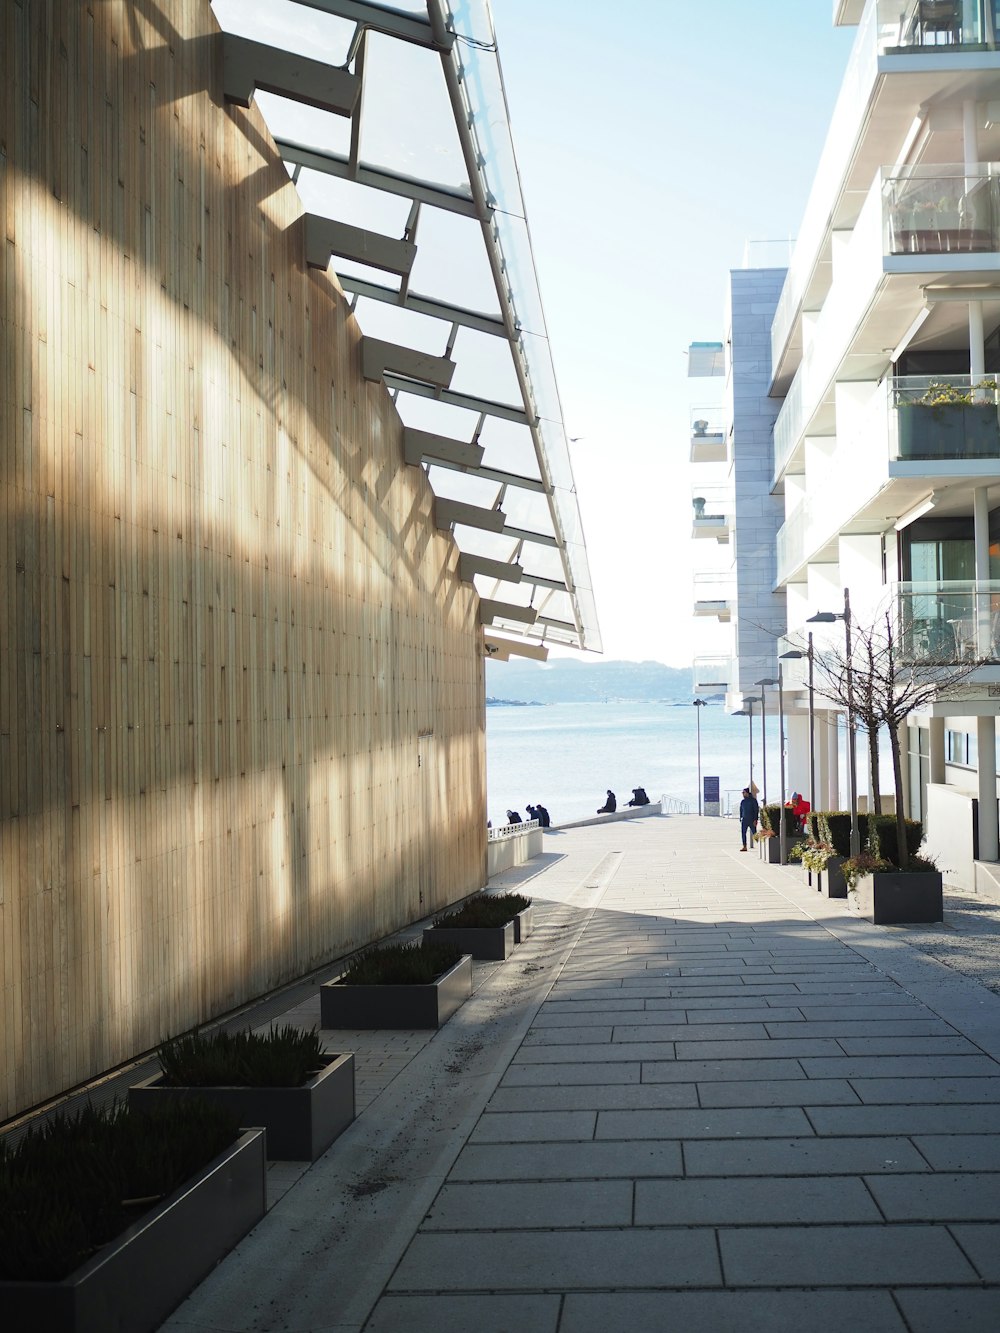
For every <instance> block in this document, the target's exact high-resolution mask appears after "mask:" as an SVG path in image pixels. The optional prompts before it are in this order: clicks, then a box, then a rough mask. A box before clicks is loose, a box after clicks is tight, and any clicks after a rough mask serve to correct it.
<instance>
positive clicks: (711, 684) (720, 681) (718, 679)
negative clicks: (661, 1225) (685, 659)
mask: <svg viewBox="0 0 1000 1333" xmlns="http://www.w3.org/2000/svg"><path fill="white" fill-rule="evenodd" d="M732 681H733V659H732V658H731V657H696V658H695V659H694V661H693V662H692V664H691V689H692V690H693V691H694V693H695V694H721V693H723V692H724V691H726V690H730V689H732Z"/></svg>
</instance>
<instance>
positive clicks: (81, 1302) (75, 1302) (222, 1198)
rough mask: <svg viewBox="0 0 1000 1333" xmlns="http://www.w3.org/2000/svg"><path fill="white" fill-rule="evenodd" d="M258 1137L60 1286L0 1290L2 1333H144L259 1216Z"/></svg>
mask: <svg viewBox="0 0 1000 1333" xmlns="http://www.w3.org/2000/svg"><path fill="white" fill-rule="evenodd" d="M265 1172H266V1165H265V1161H264V1135H263V1133H262V1131H261V1130H259V1129H252V1130H248V1131H246V1132H245V1133H244V1134H243V1135H241V1137H240V1138H238V1139H237V1140H236V1142H235V1143H234V1144H232V1146H231V1147H229V1148H227V1149H226V1151H225V1152H224V1153H220V1154H219V1156H218V1157H216V1158H215V1159H214V1161H211V1162H209V1164H208V1165H207V1166H206V1167H205V1168H204V1169H203V1170H202V1171H200V1172H199V1173H198V1174H197V1175H196V1176H192V1178H191V1179H190V1180H189V1181H188V1182H187V1183H186V1184H185V1185H182V1186H181V1187H180V1189H177V1190H175V1191H174V1192H173V1194H171V1195H170V1196H169V1197H168V1198H166V1199H164V1200H163V1202H162V1203H161V1204H159V1205H158V1206H157V1207H156V1208H154V1209H152V1210H151V1211H150V1212H148V1213H146V1214H145V1215H144V1216H143V1217H141V1218H140V1219H139V1220H138V1221H137V1222H134V1223H133V1224H132V1226H130V1227H128V1228H127V1229H126V1230H125V1231H123V1232H122V1233H121V1235H120V1236H119V1237H118V1238H117V1239H116V1240H113V1241H111V1242H110V1243H109V1244H107V1245H104V1246H102V1247H101V1249H100V1250H98V1252H97V1253H96V1254H95V1255H93V1256H92V1257H91V1258H90V1259H88V1260H87V1262H86V1263H85V1264H83V1265H82V1266H81V1267H80V1268H78V1269H77V1270H76V1271H75V1272H74V1273H71V1274H70V1275H69V1277H65V1278H63V1279H62V1281H60V1282H9V1281H0V1305H2V1308H3V1312H4V1313H3V1323H4V1327H5V1328H9V1329H11V1330H13V1329H32V1330H38V1331H39V1333H41V1330H43V1329H44V1331H45V1333H152V1330H154V1329H157V1328H159V1327H160V1325H161V1324H162V1323H163V1321H164V1319H166V1317H167V1315H169V1314H170V1312H171V1310H173V1309H175V1308H176V1307H177V1306H178V1305H179V1304H180V1302H181V1301H182V1300H183V1299H184V1297H185V1296H186V1295H187V1294H188V1292H189V1291H191V1290H192V1288H193V1287H196V1286H197V1285H198V1283H199V1282H200V1281H201V1280H202V1278H204V1277H206V1276H207V1275H208V1274H209V1273H210V1272H211V1271H212V1269H213V1268H214V1267H215V1265H216V1264H217V1263H218V1262H219V1260H220V1259H221V1258H222V1257H223V1256H224V1255H226V1254H228V1253H229V1251H230V1250H231V1249H232V1248H233V1246H234V1245H235V1244H236V1242H237V1241H238V1240H240V1239H242V1237H243V1236H245V1235H246V1233H247V1232H248V1231H249V1230H250V1228H251V1227H253V1226H255V1225H256V1224H257V1223H258V1222H259V1221H260V1219H261V1218H262V1217H263V1216H264V1213H265V1212H266V1210H267V1203H266V1191H265V1183H264V1178H265Z"/></svg>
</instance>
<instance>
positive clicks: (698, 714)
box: [693, 699, 708, 815]
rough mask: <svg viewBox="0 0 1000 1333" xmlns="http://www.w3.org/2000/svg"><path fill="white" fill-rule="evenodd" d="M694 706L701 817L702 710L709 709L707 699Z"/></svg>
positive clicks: (695, 702) (700, 700) (697, 701)
mask: <svg viewBox="0 0 1000 1333" xmlns="http://www.w3.org/2000/svg"><path fill="white" fill-rule="evenodd" d="M693 704H694V710H695V712H694V715H695V720H696V726H697V731H698V813H699V815H700V814H701V813H702V810H701V710H702V709H703V708H707V707H708V701H707V700H706V699H695V700H693Z"/></svg>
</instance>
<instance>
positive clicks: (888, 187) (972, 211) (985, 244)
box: [882, 162, 1000, 255]
mask: <svg viewBox="0 0 1000 1333" xmlns="http://www.w3.org/2000/svg"><path fill="white" fill-rule="evenodd" d="M882 199H883V222H884V250H885V253H886V254H887V255H924V254H933V255H944V254H988V253H989V252H991V251H994V250H997V249H1000V244H998V242H1000V166H998V165H997V164H996V163H993V162H987V163H980V164H978V165H977V166H976V168H975V171H974V172H972V173H969V172H968V169H967V168H964V167H961V166H934V167H912V168H910V169H908V170H907V172H906V174H905V175H902V176H885V177H884V178H883V181H882Z"/></svg>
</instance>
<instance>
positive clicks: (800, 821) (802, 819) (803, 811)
mask: <svg viewBox="0 0 1000 1333" xmlns="http://www.w3.org/2000/svg"><path fill="white" fill-rule="evenodd" d="M788 807H789V809H790V810H791V811H792V814H793V815H794V816H795V827H796V829H797V830H798V832H799V833H805V831H806V815H807V814H808V813H809V811H810V810H811V809H812V806H811V805H810V804H809V802H808V801H807V800H806V798H805V797H804V796H803V795H802V793H801V792H799V791H793V792H792V795H791V799H790V800H789V801H788Z"/></svg>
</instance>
